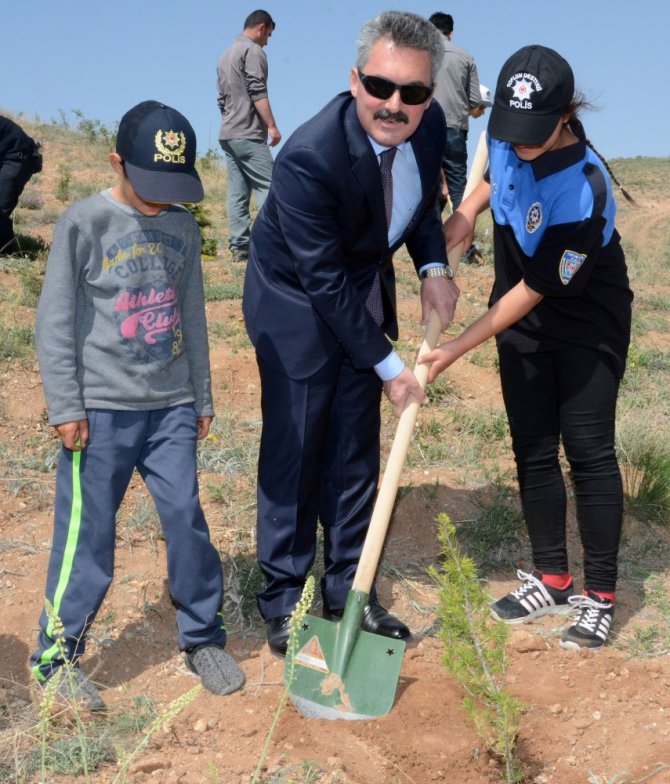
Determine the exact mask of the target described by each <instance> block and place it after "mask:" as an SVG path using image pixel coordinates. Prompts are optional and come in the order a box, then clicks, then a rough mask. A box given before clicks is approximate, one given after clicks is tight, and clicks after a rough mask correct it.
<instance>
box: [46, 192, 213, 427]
mask: <svg viewBox="0 0 670 784" xmlns="http://www.w3.org/2000/svg"><path fill="white" fill-rule="evenodd" d="M36 338H37V355H38V359H39V363H40V372H41V375H42V382H43V385H44V394H45V397H46V401H47V406H48V409H49V422H50V424H52V425H58V424H62V423H64V422H74V421H76V420H79V419H84V418H85V417H86V409H88V408H105V409H115V410H119V411H148V410H154V409H160V408H168V407H170V406H176V405H181V404H185V403H194V404H195V408H196V411H197V413H198V415H199V416H212V415H213V414H214V411H213V408H212V394H211V379H210V370H209V347H208V343H207V322H206V317H205V299H204V293H203V283H202V269H201V266H200V232H199V229H198V225H197V223H196V222H195V220H194V218H193V216H192V215H191V214H190V213H189V211H188V210H186V209H185V208H183V207H179V206H176V205H171V206H168V207H166V208H165V210H164V211H163V212H161V213H160V214H159V215H157V216H155V217H147V216H144V215H141V214H140V213H139V212H137V211H136V210H134V209H133V208H132V207H129V206H126V205H123V204H120V203H118V202H117V201H116V200H115V199H113V198H112V196H111V195H110V194H109V192H107V191H103V192H102V193H100V194H96V195H95V196H91V197H89V198H88V199H84V200H83V201H81V202H79V203H77V204H74V205H73V206H72V207H70V208H69V209H68V210H67V211H66V212H65V213H64V214H63V216H62V217H61V218H60V220H59V221H58V223H57V224H56V227H55V230H54V238H53V244H52V246H51V252H50V253H49V259H48V262H47V270H46V277H45V281H44V287H43V289H42V294H41V296H40V301H39V305H38V308H37V330H36Z"/></svg>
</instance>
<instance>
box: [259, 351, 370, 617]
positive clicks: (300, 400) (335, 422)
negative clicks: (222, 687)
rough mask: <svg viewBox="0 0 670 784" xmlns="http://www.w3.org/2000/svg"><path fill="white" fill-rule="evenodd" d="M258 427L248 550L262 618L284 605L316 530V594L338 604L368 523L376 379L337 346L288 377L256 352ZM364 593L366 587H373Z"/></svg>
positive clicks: (298, 586) (291, 600) (289, 606)
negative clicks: (257, 577) (319, 544)
mask: <svg viewBox="0 0 670 784" xmlns="http://www.w3.org/2000/svg"><path fill="white" fill-rule="evenodd" d="M257 361H258V366H259V369H260V376H261V389H262V396H261V406H262V412H263V431H262V435H261V445H260V454H259V462H258V532H257V533H258V559H259V562H260V566H261V569H262V571H263V574H264V575H265V578H266V586H265V589H264V590H263V591H261V592H260V593H259V595H258V606H259V609H260V611H261V615H262V616H263V617H264V618H265V619H269V618H275V617H278V616H282V615H289V614H290V613H291V611H292V610H293V608H294V606H295V604H296V603H297V601H298V599H299V598H300V594H301V592H302V588H303V586H304V582H305V579H306V577H307V574H308V573H309V570H310V568H311V566H312V564H313V562H314V558H315V555H316V534H317V522H318V520H320V521H321V524H322V526H323V532H324V575H323V578H322V580H321V592H322V595H323V600H324V604H325V606H326V607H328V608H330V609H339V608H342V607H344V605H345V603H346V598H347V593H348V592H349V590H350V588H351V584H352V582H353V578H354V575H355V572H356V567H357V565H358V559H359V557H360V554H361V550H362V547H363V542H364V540H365V534H366V532H367V529H368V525H369V523H370V516H371V514H372V508H373V505H374V498H375V493H376V490H377V482H378V479H379V462H380V457H379V432H380V423H381V415H380V410H379V407H380V401H381V389H382V383H381V381H380V379H379V378H378V376H377V375H376V373H374V371H373V370H371V369H367V370H356V369H355V368H354V367H353V366H352V365H351V363H350V362H349V361H348V360H347V358H346V356H345V354H344V352H337V353H336V355H335V356H334V357H331V358H330V359H329V360H328V362H327V363H326V365H325V366H324V367H323V368H321V370H320V371H319V372H318V373H316V374H315V375H313V376H311V377H309V378H307V379H305V380H300V381H296V380H293V379H290V378H287V377H286V376H285V375H283V374H282V373H280V372H279V371H277V370H275V369H274V368H272V367H271V366H270V365H268V364H267V363H266V362H264V361H263V360H262V359H261V358H260V357H258V355H257ZM371 596H372V598H373V599H374V598H375V596H376V594H375V592H374V589H373V591H372V592H371Z"/></svg>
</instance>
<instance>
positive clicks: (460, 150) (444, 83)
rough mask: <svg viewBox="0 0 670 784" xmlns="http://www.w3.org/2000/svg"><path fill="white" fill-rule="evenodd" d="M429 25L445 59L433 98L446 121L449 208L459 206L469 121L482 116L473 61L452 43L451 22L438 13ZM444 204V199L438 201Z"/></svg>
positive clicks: (465, 170)
mask: <svg viewBox="0 0 670 784" xmlns="http://www.w3.org/2000/svg"><path fill="white" fill-rule="evenodd" d="M429 21H430V22H432V23H433V24H434V25H435V27H437V29H438V30H439V31H440V32H441V33H442V36H443V39H444V59H443V60H442V67H441V68H440V72H439V73H438V76H437V82H436V83H435V92H434V94H433V97H434V98H435V100H436V101H437V102H438V103H439V104H440V106H441V107H442V111H443V112H444V115H445V117H446V120H447V144H446V147H445V150H444V157H443V159H442V171H443V172H444V176H445V178H446V184H447V189H448V193H449V199H450V200H451V207H452V209H453V210H455V209H456V208H457V207H458V205H459V204H460V203H461V200H462V198H463V191H464V190H465V181H466V178H467V165H468V148H467V141H468V120H469V117H470V116H473V117H479V116H481V115H482V114H483V111H484V110H483V107H482V106H481V104H482V98H481V94H480V90H479V76H478V74H477V66H476V64H475V61H474V58H473V57H472V55H471V54H470V53H469V52H466V51H465V49H461V47H460V46H456V45H455V44H453V43H452V41H451V37H452V35H453V32H454V19H453V17H452V16H451V14H444V13H442V12H441V11H438V12H437V13H434V14H432V15H431V16H430V18H429ZM441 204H442V207H444V205H445V204H446V195H445V198H444V200H441Z"/></svg>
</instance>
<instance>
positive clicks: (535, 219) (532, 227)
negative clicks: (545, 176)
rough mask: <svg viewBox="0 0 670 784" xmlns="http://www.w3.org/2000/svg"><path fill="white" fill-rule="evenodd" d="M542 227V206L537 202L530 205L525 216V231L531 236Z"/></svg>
mask: <svg viewBox="0 0 670 784" xmlns="http://www.w3.org/2000/svg"><path fill="white" fill-rule="evenodd" d="M541 225H542V205H541V204H540V202H539V201H536V202H535V204H531V205H530V209H529V210H528V214H527V215H526V231H527V232H528V233H529V234H532V233H533V232H534V231H537V230H538V229H539V228H540V226H541Z"/></svg>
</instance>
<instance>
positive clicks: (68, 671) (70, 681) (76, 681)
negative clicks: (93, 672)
mask: <svg viewBox="0 0 670 784" xmlns="http://www.w3.org/2000/svg"><path fill="white" fill-rule="evenodd" d="M59 669H60V672H56V673H55V674H54V675H52V676H51V677H52V678H59V682H58V686H57V687H56V699H57V700H60V701H62V702H67V703H69V704H73V703H80V704H81V705H82V707H84V708H86V709H87V710H90V711H101V710H105V703H104V702H103V701H102V697H100V693H99V692H98V690H97V688H96V687H95V685H94V684H93V683H92V682H91V681H89V679H88V678H87V677H86V676H85V675H84V673H83V672H82V671H81V670H80V669H79V667H68V668H65V667H60V668H59ZM47 682H48V681H47Z"/></svg>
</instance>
